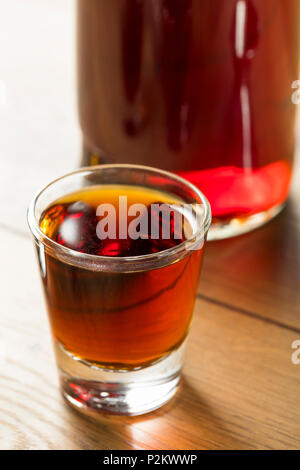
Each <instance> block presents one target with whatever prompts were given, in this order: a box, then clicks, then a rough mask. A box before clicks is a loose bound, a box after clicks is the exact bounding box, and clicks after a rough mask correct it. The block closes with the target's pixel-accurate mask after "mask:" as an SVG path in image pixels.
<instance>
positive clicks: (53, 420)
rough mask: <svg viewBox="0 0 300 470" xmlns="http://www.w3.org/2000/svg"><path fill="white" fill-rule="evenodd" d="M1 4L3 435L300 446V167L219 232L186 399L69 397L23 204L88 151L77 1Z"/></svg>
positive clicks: (121, 445) (7, 443)
mask: <svg viewBox="0 0 300 470" xmlns="http://www.w3.org/2000/svg"><path fill="white" fill-rule="evenodd" d="M0 11H1V15H0V123H1V125H0V158H1V170H0V207H1V219H0V247H1V249H0V276H1V279H0V286H1V300H0V448H1V449H175V450H177V449H288V448H292V449H300V406H299V389H300V364H299V365H295V364H293V363H292V361H291V354H292V352H293V350H292V348H291V344H292V342H293V341H294V340H297V339H300V251H299V243H300V210H299V202H300V188H299V181H300V178H299V169H298V168H299V166H297V167H296V169H295V175H294V181H293V188H292V195H291V198H290V200H289V203H288V205H287V207H286V209H285V210H284V212H283V213H282V214H280V215H279V216H278V217H277V219H276V220H274V221H273V222H272V223H270V224H268V225H266V226H265V227H263V228H262V229H259V230H257V231H255V232H253V233H251V234H248V235H245V236H242V237H239V238H236V239H232V240H225V241H220V242H214V243H210V244H209V245H208V247H207V251H206V256H205V261H204V266H203V272H202V277H201V281H200V285H199V293H198V298H197V302H196V307H195V314H194V320H193V324H192V328H191V334H190V340H189V343H188V348H187V356H186V362H185V367H184V374H183V380H182V384H181V388H180V390H179V392H178V394H177V395H176V396H175V398H174V399H173V400H172V401H171V402H170V403H169V404H168V405H166V406H165V407H163V408H162V409H160V410H158V411H156V412H153V413H150V414H148V415H146V416H143V417H137V418H126V417H114V416H108V415H105V416H102V415H99V418H98V420H92V419H89V418H86V417H83V416H81V415H79V414H78V413H77V412H75V411H73V410H72V409H70V408H69V407H68V406H67V405H66V404H65V403H64V401H63V399H62V398H61V396H60V393H59V389H58V381H57V376H56V369H55V362H54V356H53V353H52V347H51V338H50V334H49V329H48V322H47V318H46V313H45V307H44V302H43V298H42V291H41V285H40V280H39V277H38V271H37V266H36V261H35V258H34V252H33V247H32V241H31V238H30V234H29V232H28V229H27V226H26V221H25V214H26V207H27V206H28V203H29V202H30V200H31V198H32V197H33V194H34V192H35V191H36V190H37V189H38V188H39V187H40V186H42V185H44V184H45V183H47V182H48V181H49V180H51V179H53V178H54V177H56V176H59V175H61V174H62V173H64V172H66V171H68V170H70V169H72V168H74V167H76V166H77V164H78V162H79V158H80V147H81V142H80V133H79V130H78V126H77V122H76V101H75V95H74V93H75V86H74V70H75V67H74V31H73V22H74V1H73V0H64V1H63V2H62V1H61V0H27V1H26V2H24V1H23V0H9V1H6V0H0ZM16 11H18V15H16ZM12 24H13V25H14V27H13V28H12V26H11V25H12ZM297 78H298V77H295V79H297Z"/></svg>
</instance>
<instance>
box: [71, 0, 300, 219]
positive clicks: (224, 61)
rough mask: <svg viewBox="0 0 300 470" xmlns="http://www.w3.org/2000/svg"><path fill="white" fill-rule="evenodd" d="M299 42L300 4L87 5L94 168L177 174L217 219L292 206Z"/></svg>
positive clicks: (255, 0) (87, 133) (84, 101)
mask: <svg viewBox="0 0 300 470" xmlns="http://www.w3.org/2000/svg"><path fill="white" fill-rule="evenodd" d="M299 30H300V22H299V2H298V1H297V0H288V1H286V0H263V1H262V0H225V1H220V0H201V1H199V0H123V1H110V2H108V1H106V0H89V1H88V2H87V1H85V0H78V85H79V114H80V122H81V127H82V130H83V134H84V141H85V147H86V149H87V152H86V159H85V163H94V162H97V161H100V162H101V161H102V155H106V157H105V158H106V159H107V158H108V159H109V161H116V162H126V163H143V164H147V165H152V166H157V167H161V168H164V169H167V170H172V171H175V172H177V173H178V174H181V175H182V176H185V177H186V178H187V179H189V180H190V181H191V182H193V183H195V184H196V185H197V186H198V187H199V188H200V189H201V190H202V191H203V192H204V193H205V194H206V196H207V197H208V199H209V201H210V204H211V207H212V212H213V216H214V217H215V218H221V219H222V218H226V219H228V218H234V217H246V216H248V215H251V214H256V213H259V212H262V211H265V210H268V209H270V208H272V207H276V206H278V205H280V204H282V203H283V202H284V200H285V199H286V197H287V194H288V189H289V183H290V178H291V168H292V160H293V155H294V150H295V138H294V125H295V113H296V106H295V105H293V104H292V101H291V94H292V92H293V90H292V88H291V85H292V82H293V81H294V80H295V79H297V78H298V67H299V47H298V45H299ZM107 156H108V157H107ZM91 157H92V158H91Z"/></svg>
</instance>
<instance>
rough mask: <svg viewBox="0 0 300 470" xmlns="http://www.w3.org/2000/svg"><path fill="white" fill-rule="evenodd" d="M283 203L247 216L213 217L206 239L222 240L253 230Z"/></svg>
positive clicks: (272, 214) (280, 209) (276, 212)
mask: <svg viewBox="0 0 300 470" xmlns="http://www.w3.org/2000/svg"><path fill="white" fill-rule="evenodd" d="M284 206H285V204H280V205H277V206H274V207H272V208H271V209H268V210H266V211H263V212H259V213H257V214H252V215H249V216H248V217H239V218H234V219H233V218H228V219H222V220H220V219H215V218H214V217H213V219H212V224H211V227H210V229H209V231H208V236H207V239H208V240H209V241H212V240H222V239H224V238H230V237H236V236H238V235H242V234H244V233H247V232H250V231H251V230H255V229H256V228H259V227H261V226H262V225H264V224H266V223H267V222H269V221H270V220H271V219H273V218H274V217H276V215H278V214H279V213H280V212H281V211H282V209H283V208H284Z"/></svg>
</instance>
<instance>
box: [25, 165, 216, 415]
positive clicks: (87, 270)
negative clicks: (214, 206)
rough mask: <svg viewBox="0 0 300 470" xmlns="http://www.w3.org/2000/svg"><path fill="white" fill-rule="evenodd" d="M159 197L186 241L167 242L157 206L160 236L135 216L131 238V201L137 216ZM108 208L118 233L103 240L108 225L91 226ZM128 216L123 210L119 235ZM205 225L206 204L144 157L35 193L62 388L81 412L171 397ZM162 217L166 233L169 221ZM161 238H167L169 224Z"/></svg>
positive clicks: (33, 223) (117, 409) (130, 407)
mask: <svg viewBox="0 0 300 470" xmlns="http://www.w3.org/2000/svg"><path fill="white" fill-rule="evenodd" d="M124 197H125V198H127V199H126V201H127V206H124ZM120 201H121V202H122V205H120ZM158 202H159V203H161V202H163V203H164V204H166V205H167V206H168V207H173V206H174V207H175V206H176V214H177V215H178V213H180V214H181V216H183V219H184V224H183V225H184V236H183V235H181V236H182V237H183V238H181V239H179V241H178V240H177V241H176V243H175V241H174V239H173V240H172V241H170V240H168V239H167V237H165V238H166V240H165V239H163V237H162V233H161V231H160V230H161V227H162V222H163V218H162V212H159V213H157V212H156V213H155V214H156V215H155V216H157V214H158V221H159V222H158V228H159V230H158V232H159V233H156V234H155V235H154V236H153V239H152V238H151V237H152V233H151V234H150V235H149V233H147V234H146V235H145V233H144V232H143V231H142V230H141V226H142V225H143V224H142V223H141V220H142V219H140V223H139V224H138V223H135V225H134V226H135V228H137V227H138V229H139V230H137V232H138V236H136V235H135V237H134V236H133V237H132V238H133V239H132V240H131V239H130V236H129V225H130V224H129V222H128V220H130V221H131V222H132V221H133V220H134V217H133V216H132V212H131V213H130V210H131V209H132V205H133V203H139V207H138V208H139V209H140V211H139V212H138V214H139V216H141V213H142V210H141V207H142V206H143V204H142V203H144V205H145V207H150V205H151V207H152V206H155V207H156V209H157V206H158V204H157V203H158ZM117 203H118V204H119V205H118V206H117ZM150 203H151V204H150ZM103 204H104V205H103ZM99 208H100V209H99ZM110 209H111V210H112V214H113V215H114V217H113V218H112V219H111V220H112V221H115V222H116V220H118V223H117V224H118V227H117V229H118V233H116V229H112V232H113V235H112V237H108V236H107V232H108V231H106V238H105V236H103V231H104V230H102V232H101V230H100V229H99V224H100V225H101V223H102V226H101V227H102V229H103V227H104V225H105V224H104V225H103V221H104V218H105V217H107V216H108V212H109V210H110ZM125 210H127V213H126V214H125ZM147 210H148V209H147ZM151 210H152V209H151ZM122 211H123V212H124V213H123V212H122ZM159 211H160V206H159ZM124 214H125V215H126V217H128V214H130V217H129V219H126V223H125V229H126V230H127V229H128V231H127V232H126V230H125V232H126V233H125V236H124V233H123V234H122V236H121V234H120V230H121V229H120V224H121V222H122V221H123V220H124V217H123V216H125V215H124ZM146 215H147V217H148V215H149V214H148V213H147V214H146ZM144 216H145V214H144ZM122 217H123V218H122ZM151 217H152V213H151ZM143 220H144V221H145V218H144V219H143ZM147 220H149V219H147ZM155 220H156V219H155V217H154V218H153V219H152V218H151V220H150V221H151V224H152V225H151V227H154V222H155ZM101 221H102V222H101ZM106 222H107V223H106V228H107V227H108V226H110V224H109V223H108V221H106ZM210 222H211V212H210V206H209V203H208V201H207V200H206V198H205V196H204V195H203V194H202V193H201V192H200V191H199V189H197V188H196V187H195V186H193V185H192V184H190V183H189V182H187V181H185V180H184V179H182V178H180V177H178V176H176V175H174V174H171V173H168V172H165V171H161V170H158V169H154V168H150V167H144V166H137V165H100V166H95V167H88V168H81V169H79V170H76V171H73V172H72V173H69V174H67V175H65V176H62V177H61V178H58V179H56V180H55V181H53V182H51V183H50V184H49V185H48V186H46V187H45V188H44V189H42V190H41V191H40V192H39V193H38V194H37V195H36V197H35V198H34V200H33V201H32V203H31V205H30V207H29V209H28V223H29V227H30V230H31V232H32V235H33V240H34V245H35V248H36V253H37V259H38V263H39V269H40V274H41V279H42V284H43V289H44V294H45V300H46V306H47V311H48V317H49V323H50V329H51V333H52V337H53V344H54V351H55V356H56V361H57V367H58V373H59V379H60V387H61V392H62V394H63V396H64V398H65V399H66V400H67V402H68V403H69V404H71V405H72V406H73V407H75V408H76V409H79V410H81V411H82V412H85V413H87V414H94V413H97V412H99V411H101V412H110V413H116V414H125V415H138V414H143V413H147V412H149V411H152V410H154V409H156V408H158V407H160V406H162V405H163V404H164V403H166V402H167V401H168V400H169V399H170V398H171V397H172V396H173V395H174V394H175V392H176V390H177V388H178V384H179V381H180V372H181V368H182V364H183V355H184V348H185V343H186V338H187V335H188V331H189V326H190V323H191V319H192V313H193V308H194V302H195V297H196V292H197V286H198V280H199V275H200V269H201V264H202V256H203V251H204V247H205V241H206V235H207V231H208V229H209V226H210ZM168 223H169V226H171V225H172V223H173V225H172V230H173V229H174V218H173V219H171V218H169V219H168ZM183 225H181V227H182V226H183ZM101 227H100V228H101ZM122 230H123V232H124V226H123V229H122ZM99 231H100V232H101V234H100V235H101V236H99ZM168 236H169V237H171V236H172V237H173V238H174V236H175V235H174V230H173V232H172V235H170V233H169V235H168ZM122 250H123V251H122Z"/></svg>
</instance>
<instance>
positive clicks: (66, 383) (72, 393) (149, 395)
mask: <svg viewBox="0 0 300 470" xmlns="http://www.w3.org/2000/svg"><path fill="white" fill-rule="evenodd" d="M54 349H55V354H56V359H57V364H58V369H59V377H60V385H61V391H62V394H63V397H64V398H65V399H66V401H67V402H68V403H69V404H70V405H71V406H73V407H74V408H76V409H77V410H79V411H81V412H83V413H85V414H88V415H95V414H97V413H99V412H108V413H114V414H121V415H132V416H133V415H140V414H144V413H148V412H150V411H153V410H155V409H157V408H159V407H161V406H162V405H164V404H165V403H166V402H167V401H169V400H170V398H172V397H173V395H174V394H175V393H176V390H177V388H178V384H179V381H180V370H181V366H182V362H183V355H184V343H183V344H182V345H181V346H180V347H179V348H178V349H177V350H176V351H173V352H171V353H170V354H168V355H167V356H165V357H164V358H163V359H161V360H160V361H158V362H156V363H155V364H152V365H150V366H148V367H144V368H140V369H136V370H130V371H127V370H114V369H104V368H102V367H99V366H96V365H94V364H92V363H89V362H86V361H83V360H81V359H80V358H78V357H76V356H74V355H73V354H71V353H69V352H68V351H66V350H65V349H64V348H63V346H61V345H60V344H59V343H58V342H56V343H55V345H54Z"/></svg>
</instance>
